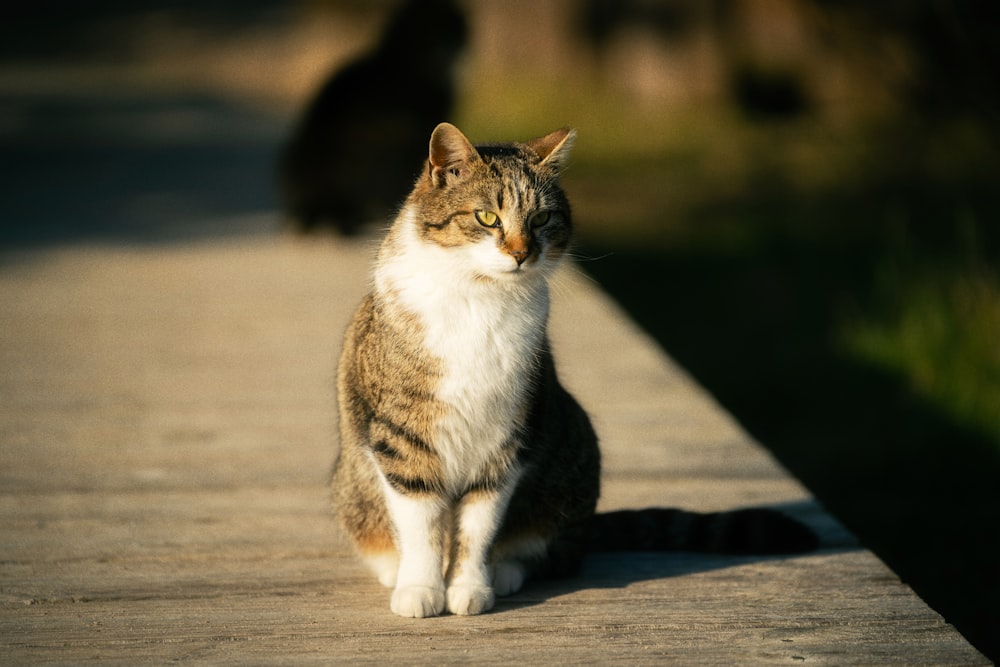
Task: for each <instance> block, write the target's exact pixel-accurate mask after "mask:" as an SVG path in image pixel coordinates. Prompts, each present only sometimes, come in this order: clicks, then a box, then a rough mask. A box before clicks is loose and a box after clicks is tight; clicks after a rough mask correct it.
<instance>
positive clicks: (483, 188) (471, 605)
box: [333, 123, 815, 617]
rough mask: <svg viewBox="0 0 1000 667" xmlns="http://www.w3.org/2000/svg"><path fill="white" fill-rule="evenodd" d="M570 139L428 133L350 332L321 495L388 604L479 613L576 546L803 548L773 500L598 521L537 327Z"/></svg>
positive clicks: (562, 216) (591, 462)
mask: <svg viewBox="0 0 1000 667" xmlns="http://www.w3.org/2000/svg"><path fill="white" fill-rule="evenodd" d="M573 139H574V132H573V131H572V130H569V129H561V130H556V131H555V132H552V133H551V134H548V135H546V136H544V137H541V138H538V139H534V140H531V141H528V142H526V143H512V144H495V145H484V146H478V147H476V146H473V145H472V144H471V143H470V142H469V140H468V139H467V138H466V137H465V135H463V134H462V132H460V131H459V130H458V129H457V128H456V127H454V126H453V125H449V124H447V123H442V124H440V125H438V126H437V128H436V129H435V130H434V132H433V134H432V135H431V138H430V156H429V159H428V160H427V162H426V165H425V168H424V170H423V173H422V174H420V176H419V178H418V179H417V182H416V184H415V186H414V188H413V191H412V192H411V193H410V196H409V198H408V199H407V200H406V202H405V204H404V205H403V207H402V209H401V211H400V212H399V215H398V216H397V217H396V220H395V223H394V224H393V226H392V227H391V229H390V230H389V232H388V234H387V236H386V238H385V240H384V242H383V244H382V247H381V250H380V253H379V255H378V260H377V263H376V268H375V280H374V288H373V290H372V292H371V293H370V294H369V295H368V296H367V297H366V298H365V299H364V301H363V302H362V304H361V306H360V307H359V308H358V310H357V312H356V314H355V316H354V319H353V321H352V322H351V324H350V326H349V327H348V330H347V333H346V336H345V342H344V350H343V355H342V357H341V361H340V370H339V377H338V391H339V398H340V425H341V450H340V454H339V457H338V459H337V463H336V466H335V470H334V478H333V488H334V499H335V506H336V510H337V513H338V514H339V517H340V519H341V522H342V524H343V526H344V528H345V530H346V532H347V534H348V535H349V536H350V537H351V538H352V540H353V542H354V544H355V546H356V547H357V550H358V551H359V553H360V555H361V557H362V558H363V559H364V560H365V562H366V563H367V564H368V565H369V566H370V567H371V568H372V569H373V570H374V572H375V574H376V575H377V576H378V579H379V581H381V582H382V583H383V584H384V585H386V586H388V587H391V588H393V589H394V590H393V593H392V598H391V608H392V611H394V612H395V613H397V614H399V615H401V616H413V617H424V616H433V615H436V614H440V613H442V612H444V611H445V610H447V611H450V612H452V613H455V614H478V613H481V612H484V611H487V610H488V609H490V608H491V607H492V606H493V604H494V599H495V596H496V595H507V594H510V593H513V592H515V591H517V590H518V589H520V588H521V585H522V584H523V582H524V580H525V578H526V577H527V576H528V575H529V574H537V575H554V576H566V575H571V574H574V573H575V572H576V571H577V570H578V569H579V565H580V561H581V559H582V557H583V554H584V553H585V552H586V551H587V550H588V549H591V550H593V549H607V548H626V549H628V548H632V549H643V548H676V549H684V548H700V549H707V550H723V551H725V550H729V549H730V548H732V550H736V551H747V550H750V551H759V550H763V551H768V550H777V551H797V550H802V549H809V548H813V547H815V537H814V536H813V535H812V533H811V532H809V530H808V529H807V528H805V527H804V526H802V525H800V524H798V523H796V522H794V521H793V520H791V519H788V518H786V517H783V516H781V515H779V514H777V513H776V512H771V511H769V510H747V511H744V512H738V513H720V514H713V515H696V514H694V513H690V512H681V511H679V510H646V511H643V512H630V513H615V514H610V515H597V516H596V517H595V515H594V510H595V507H596V504H597V498H598V495H599V487H600V453H599V451H598V445H597V437H596V435H595V433H594V430H593V428H592V427H591V424H590V420H589V419H588V417H587V415H586V413H585V412H584V411H583V409H582V408H581V407H580V406H579V405H578V404H577V402H576V401H575V400H574V399H573V397H572V396H571V395H570V394H569V393H568V392H567V391H566V390H565V389H564V388H563V387H562V385H560V383H559V380H558V378H557V376H556V370H555V364H554V361H553V357H552V352H551V350H550V347H549V341H548V337H547V335H546V323H547V319H548V313H549V290H548V284H547V280H548V278H549V277H550V276H551V275H552V273H553V271H554V270H555V269H556V267H557V266H558V264H559V262H560V260H561V258H562V257H563V256H564V255H565V253H566V249H567V245H568V243H569V241H570V229H571V220H570V209H569V204H568V202H567V200H566V196H565V194H564V193H563V190H562V189H561V188H560V185H559V180H558V177H559V170H560V167H561V166H562V165H563V164H564V163H565V161H566V159H567V156H568V154H569V151H570V148H571V146H572V144H573ZM645 524H649V525H651V527H652V531H649V530H647V531H641V530H637V529H636V528H637V526H639V525H645ZM650 532H652V533H653V534H652V535H644V534H643V533H650ZM773 535H778V538H777V539H772V536H773ZM783 535H784V536H786V537H787V536H789V535H790V537H789V539H790V541H789V542H788V543H787V544H786V543H783V542H781V541H780V540H781V539H784V538H782V537H781V536H783ZM734 540H735V542H734Z"/></svg>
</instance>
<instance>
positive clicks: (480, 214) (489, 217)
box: [476, 211, 500, 227]
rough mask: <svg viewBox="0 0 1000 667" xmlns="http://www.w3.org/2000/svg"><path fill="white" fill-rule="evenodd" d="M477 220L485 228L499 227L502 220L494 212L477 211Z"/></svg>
mask: <svg viewBox="0 0 1000 667" xmlns="http://www.w3.org/2000/svg"><path fill="white" fill-rule="evenodd" d="M476 220H478V221H479V224H481V225H482V226H483V227H499V226H500V218H499V217H498V216H497V214H496V213H494V212H493V211H476Z"/></svg>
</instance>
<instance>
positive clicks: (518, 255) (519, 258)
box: [510, 250, 528, 266]
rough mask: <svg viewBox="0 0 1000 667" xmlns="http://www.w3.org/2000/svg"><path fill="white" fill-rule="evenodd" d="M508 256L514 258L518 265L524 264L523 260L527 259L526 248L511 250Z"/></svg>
mask: <svg viewBox="0 0 1000 667" xmlns="http://www.w3.org/2000/svg"><path fill="white" fill-rule="evenodd" d="M510 256H511V257H513V258H514V260H515V261H516V262H517V265H518V266H521V265H522V264H524V260H526V259H528V251H527V250H511V251H510Z"/></svg>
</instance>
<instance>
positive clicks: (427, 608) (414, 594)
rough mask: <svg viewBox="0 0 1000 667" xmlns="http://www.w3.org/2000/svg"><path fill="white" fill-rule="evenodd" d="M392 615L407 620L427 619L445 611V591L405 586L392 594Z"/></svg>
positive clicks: (390, 605)
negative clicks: (403, 617)
mask: <svg viewBox="0 0 1000 667" xmlns="http://www.w3.org/2000/svg"><path fill="white" fill-rule="evenodd" d="M389 608H390V609H392V613H394V614H397V615H399V616H405V617H407V618H427V617H428V616H437V615H438V614H440V613H441V612H443V611H444V589H441V588H431V587H429V586H404V587H402V588H397V589H396V590H394V591H393V592H392V601H391V602H390V604H389Z"/></svg>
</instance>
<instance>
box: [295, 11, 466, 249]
mask: <svg viewBox="0 0 1000 667" xmlns="http://www.w3.org/2000/svg"><path fill="white" fill-rule="evenodd" d="M466 33H467V26H466V21H465V17H464V16H463V14H462V12H461V11H460V10H459V9H458V7H456V6H455V3H454V2H452V1H451V0H408V1H407V2H405V3H404V4H403V5H402V6H401V7H400V8H399V9H398V10H397V11H396V12H395V13H394V14H393V15H392V16H391V17H390V19H389V21H388V23H387V25H386V28H385V29H384V31H383V34H382V36H381V38H380V40H379V43H378V45H377V46H376V48H375V49H374V50H373V51H372V52H370V53H368V54H365V55H364V56H362V57H361V58H359V59H357V60H355V61H353V62H350V63H348V64H347V65H346V66H345V67H343V68H342V69H340V70H338V71H337V72H336V73H335V74H334V75H333V76H332V77H331V78H330V80H329V81H328V82H327V83H326V84H325V85H324V86H323V87H322V88H321V89H320V91H319V92H318V93H317V94H316V96H315V98H314V99H313V100H312V101H311V102H310V103H309V105H308V106H307V108H306V110H305V112H304V113H303V115H302V118H301V119H300V120H299V121H298V124H297V126H296V127H295V129H294V132H293V133H292V137H291V138H290V140H289V142H288V144H287V146H286V147H285V148H284V150H283V152H282V155H281V158H280V163H279V171H278V177H279V185H280V190H281V195H282V198H283V201H284V207H285V209H286V211H287V213H288V216H289V218H290V219H291V220H292V221H293V222H294V224H295V225H296V227H297V228H298V229H299V231H302V232H310V231H313V230H315V229H317V228H320V227H331V228H333V229H334V230H336V231H338V232H340V233H342V234H344V235H352V234H355V233H358V232H359V231H361V230H362V228H363V227H364V225H365V224H366V223H368V222H372V221H379V220H384V219H385V218H386V217H388V216H389V215H390V213H391V212H392V210H394V209H396V208H398V206H399V204H400V202H402V200H403V199H404V198H405V197H406V195H407V192H408V190H409V187H410V186H411V185H412V184H413V173H414V172H415V171H416V170H417V169H418V168H419V167H420V163H421V162H422V161H423V158H424V154H425V152H426V148H427V142H426V137H427V135H428V133H429V132H430V131H431V130H432V129H433V128H434V126H435V125H436V124H437V122H438V120H439V119H441V118H444V117H446V116H447V115H448V114H449V112H450V110H451V107H452V105H453V103H454V96H455V69H456V64H457V63H458V61H459V58H460V56H461V53H462V51H463V49H464V47H465V43H466Z"/></svg>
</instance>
